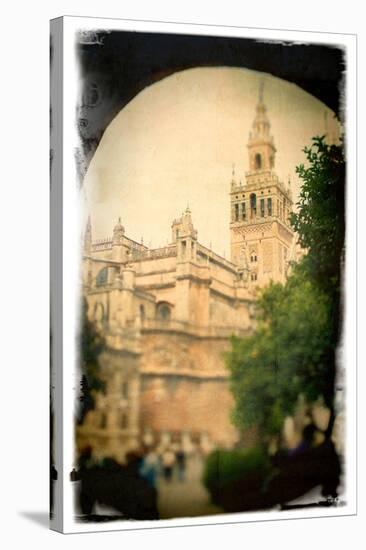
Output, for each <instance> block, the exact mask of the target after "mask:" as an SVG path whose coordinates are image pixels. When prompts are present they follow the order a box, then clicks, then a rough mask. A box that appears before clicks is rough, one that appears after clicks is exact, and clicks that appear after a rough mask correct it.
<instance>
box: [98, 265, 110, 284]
mask: <svg viewBox="0 0 366 550" xmlns="http://www.w3.org/2000/svg"><path fill="white" fill-rule="evenodd" d="M107 281H108V268H107V267H103V269H101V270H100V271H99V273H98V275H97V278H96V281H95V282H96V285H97V286H103V285H105V284H107Z"/></svg>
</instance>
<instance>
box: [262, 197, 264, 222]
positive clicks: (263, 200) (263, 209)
mask: <svg viewBox="0 0 366 550" xmlns="http://www.w3.org/2000/svg"><path fill="white" fill-rule="evenodd" d="M261 217H262V218H264V199H261Z"/></svg>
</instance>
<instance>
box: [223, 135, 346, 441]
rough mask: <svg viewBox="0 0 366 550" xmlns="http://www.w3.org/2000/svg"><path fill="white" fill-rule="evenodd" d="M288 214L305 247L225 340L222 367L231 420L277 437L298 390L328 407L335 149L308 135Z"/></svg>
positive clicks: (336, 297) (340, 237) (336, 276)
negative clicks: (248, 319) (241, 329)
mask: <svg viewBox="0 0 366 550" xmlns="http://www.w3.org/2000/svg"><path fill="white" fill-rule="evenodd" d="M304 152H305V154H306V157H307V160H308V166H307V167H304V165H301V166H299V167H298V168H297V172H298V174H299V176H300V178H301V179H302V182H303V185H302V188H301V192H300V197H299V202H298V212H297V213H296V214H293V215H292V217H291V223H292V225H293V228H294V229H295V230H296V231H297V233H298V237H299V242H300V244H301V245H302V247H304V248H305V249H306V251H307V254H306V255H305V256H304V257H303V259H302V261H301V262H300V263H299V264H297V265H295V266H293V270H292V274H291V276H290V277H289V278H288V280H287V282H286V284H285V285H281V284H274V283H272V284H270V285H269V286H268V287H267V288H265V289H264V290H263V291H262V292H261V293H260V294H259V297H258V301H257V326H256V330H255V332H254V334H253V335H252V336H250V337H249V338H246V339H239V338H233V339H232V346H231V351H230V352H229V353H228V354H227V364H228V367H229V369H230V372H231V388H232V392H233V394H234V397H235V410H234V421H235V423H236V424H237V425H238V426H240V427H242V428H244V429H246V428H249V427H251V426H257V428H259V430H260V431H261V433H262V434H263V435H266V434H267V435H275V434H278V433H279V432H280V430H281V428H282V425H283V420H284V417H285V416H286V415H288V414H292V413H293V412H294V409H295V407H296V403H297V400H298V397H299V395H300V394H302V395H304V397H305V398H306V400H307V401H308V402H312V401H315V400H316V399H317V398H318V397H319V396H322V397H323V399H324V401H325V403H326V405H327V406H328V407H329V408H330V409H331V411H332V409H333V394H334V379H335V350H336V346H337V340H338V333H339V326H340V284H341V255H342V252H343V246H344V200H343V198H344V177H345V165H344V158H343V152H342V148H341V147H337V146H328V145H327V144H326V143H325V142H324V139H323V138H314V140H313V146H312V147H311V148H305V149H304Z"/></svg>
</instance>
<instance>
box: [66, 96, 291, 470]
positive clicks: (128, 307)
mask: <svg viewBox="0 0 366 550" xmlns="http://www.w3.org/2000/svg"><path fill="white" fill-rule="evenodd" d="M247 149H248V162H249V171H248V172H246V174H245V179H244V182H243V183H242V182H241V181H240V180H239V181H237V179H236V177H235V173H234V171H233V174H232V180H231V182H230V183H229V185H228V189H227V191H228V194H229V201H230V208H231V222H230V227H228V228H223V230H227V231H230V241H231V256H230V261H229V260H228V259H226V258H224V257H222V256H220V255H219V254H217V253H216V252H214V251H213V250H211V249H210V248H208V247H206V246H204V245H203V244H201V243H200V241H199V235H198V234H197V231H196V229H195V226H194V218H193V216H192V213H191V211H190V209H189V208H188V207H187V209H186V210H185V211H184V212H183V213H182V215H181V216H180V217H178V218H177V219H175V220H173V221H172V224H171V237H170V244H167V245H166V246H164V247H162V248H155V249H151V248H148V247H147V246H145V245H144V244H143V243H138V242H135V241H134V240H132V239H131V238H129V237H128V236H127V234H128V228H126V229H127V231H126V229H125V227H124V226H123V225H122V223H121V220H118V223H117V224H116V225H115V227H114V230H113V235H112V236H111V237H109V238H106V239H103V240H97V241H93V238H92V225H91V221H90V218H89V220H88V224H87V227H86V230H85V234H84V240H83V259H82V278H83V295H84V296H85V298H86V300H87V304H88V316H89V319H90V320H91V321H93V322H95V324H96V326H97V327H98V328H99V330H100V332H101V333H102V334H103V336H104V338H105V341H106V346H105V349H104V351H103V353H102V354H101V356H100V358H99V360H100V365H101V371H102V377H103V380H104V382H105V392H104V393H100V394H98V395H97V396H96V406H95V409H94V410H92V411H90V412H89V413H88V415H87V416H86V418H85V420H84V423H83V424H82V425H81V426H79V427H78V428H77V446H78V447H79V448H81V447H82V446H84V445H86V444H89V445H91V446H92V448H93V452H94V453H95V455H96V456H99V457H103V456H113V457H114V458H116V459H117V460H123V459H124V456H125V454H126V452H128V451H129V450H132V449H135V448H136V447H138V446H140V445H141V444H142V443H145V444H153V445H160V446H164V445H168V444H170V443H179V444H180V445H182V446H183V447H185V448H187V449H189V448H192V447H195V446H196V447H199V448H201V449H202V450H203V451H205V450H209V449H211V448H214V447H218V446H220V447H232V446H233V445H235V443H236V442H237V441H238V437H239V436H238V433H237V431H236V429H235V428H234V426H233V424H232V422H231V420H230V415H231V410H232V408H233V398H232V395H231V393H230V389H229V381H228V371H227V369H226V367H225V358H224V356H225V352H226V351H228V350H229V349H230V338H231V336H232V335H237V336H240V337H243V338H245V337H246V336H247V335H249V334H250V333H251V331H252V330H253V323H254V315H253V313H254V305H255V297H256V290H257V288H258V287H263V286H266V285H267V284H268V283H269V282H270V281H275V282H281V283H283V282H284V281H285V279H286V275H287V272H288V268H289V265H290V262H291V261H292V260H295V259H296V242H295V237H294V233H293V231H292V229H291V226H290V224H289V215H290V213H291V211H292V196H291V190H290V187H289V185H285V184H284V183H283V182H281V181H280V180H279V178H278V176H277V175H276V172H275V157H276V147H275V144H274V139H273V137H272V136H271V133H270V123H269V119H268V115H267V109H266V106H265V104H264V102H263V97H262V92H261V93H260V97H259V101H258V104H257V107H256V112H255V116H254V121H253V124H252V129H251V132H250V134H249V139H248V143H247ZM126 233H127V234H126Z"/></svg>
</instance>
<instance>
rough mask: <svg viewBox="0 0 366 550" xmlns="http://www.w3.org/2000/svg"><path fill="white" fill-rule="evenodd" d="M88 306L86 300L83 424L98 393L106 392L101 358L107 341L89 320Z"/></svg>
mask: <svg viewBox="0 0 366 550" xmlns="http://www.w3.org/2000/svg"><path fill="white" fill-rule="evenodd" d="M87 313H88V304H87V301H86V300H85V299H83V303H82V314H81V327H80V333H79V338H78V339H79V353H80V369H81V380H80V390H81V391H80V403H81V405H80V409H79V412H78V422H79V423H80V424H81V423H82V422H83V420H84V418H85V415H86V414H87V412H88V411H90V410H92V409H93V408H94V405H95V401H94V395H95V392H97V391H103V390H104V382H103V381H102V378H101V369H100V364H99V356H100V354H101V353H102V351H103V349H104V346H105V340H104V338H103V337H102V336H101V335H100V333H99V331H98V330H97V328H96V326H95V324H94V323H93V322H91V321H89V319H88V314H87Z"/></svg>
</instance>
